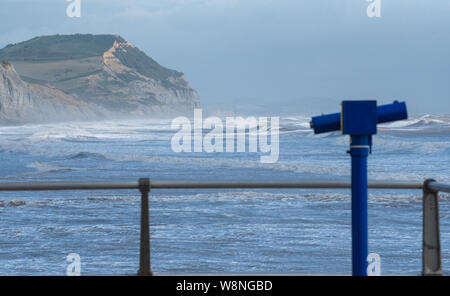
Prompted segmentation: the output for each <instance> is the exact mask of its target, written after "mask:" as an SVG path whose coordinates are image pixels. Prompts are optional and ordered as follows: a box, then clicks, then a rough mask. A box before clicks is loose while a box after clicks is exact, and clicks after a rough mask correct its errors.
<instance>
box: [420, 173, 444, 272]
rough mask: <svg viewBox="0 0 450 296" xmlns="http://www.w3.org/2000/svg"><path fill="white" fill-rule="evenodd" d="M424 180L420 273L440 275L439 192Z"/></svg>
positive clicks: (430, 180)
mask: <svg viewBox="0 0 450 296" xmlns="http://www.w3.org/2000/svg"><path fill="white" fill-rule="evenodd" d="M430 182H434V180H432V179H428V180H426V181H425V183H424V186H423V247H422V248H423V249H422V275H442V265H441V243H440V238H439V201H438V198H439V193H438V192H437V191H434V190H432V189H431V188H430V187H429V186H428V184H429V183H430Z"/></svg>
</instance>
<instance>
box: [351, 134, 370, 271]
mask: <svg viewBox="0 0 450 296" xmlns="http://www.w3.org/2000/svg"><path fill="white" fill-rule="evenodd" d="M370 142H371V140H370V136H354V135H352V136H351V145H350V155H351V156H352V274H353V275H354V276H367V255H368V235H367V232H368V227H367V157H368V156H369V150H370V144H371V143H370Z"/></svg>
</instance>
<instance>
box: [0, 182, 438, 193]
mask: <svg viewBox="0 0 450 296" xmlns="http://www.w3.org/2000/svg"><path fill="white" fill-rule="evenodd" d="M431 184H433V186H434V184H435V182H433V183H431ZM437 184H439V183H437ZM439 185H440V184H439ZM138 188H139V182H137V181H101V182H65V181H63V182H1V183H0V191H39V190H108V189H138ZM150 188H159V189H182V188H184V189H193V188H199V189H200V188H230V189H231V188H298V189H301V188H308V189H311V188H318V189H322V188H323V189H325V188H329V189H339V188H351V182H350V181H345V180H337V181H328V180H289V181H233V180H230V181H227V180H223V181H188V180H151V181H150ZM369 188H374V189H423V182H420V181H369Z"/></svg>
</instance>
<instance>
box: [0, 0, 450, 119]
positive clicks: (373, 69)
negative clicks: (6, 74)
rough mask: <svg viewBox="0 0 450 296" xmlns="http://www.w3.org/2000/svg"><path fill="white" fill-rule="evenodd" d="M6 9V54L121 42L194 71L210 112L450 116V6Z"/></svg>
mask: <svg viewBox="0 0 450 296" xmlns="http://www.w3.org/2000/svg"><path fill="white" fill-rule="evenodd" d="M380 1H381V18H369V17H368V16H367V14H366V9H367V6H368V5H369V4H370V2H367V1H366V0H81V18H69V17H67V15H66V8H67V6H68V5H69V4H70V2H67V1H66V0H0V47H4V46H5V45H7V44H9V43H16V42H20V41H24V40H27V39H30V38H32V37H34V36H39V35H49V34H71V33H93V34H100V33H102V34H104V33H112V34H120V35H121V36H122V37H124V38H125V39H127V40H128V41H130V42H131V43H133V44H134V45H136V46H137V47H139V48H140V49H141V50H143V51H145V52H146V53H147V54H148V55H150V56H151V57H153V58H154V59H155V60H157V61H158V62H159V63H160V64H162V65H163V66H166V67H169V68H172V69H176V70H179V71H182V72H184V73H185V75H186V78H187V79H188V81H189V82H190V84H191V85H192V86H193V87H194V88H195V89H196V90H197V91H198V92H199V94H200V97H201V101H202V105H203V106H204V107H205V108H207V109H208V108H209V109H213V108H223V109H234V110H236V109H237V111H240V110H246V111H248V112H268V113H280V114H286V113H290V114H305V113H310V112H318V111H323V112H330V111H338V109H339V105H338V102H339V101H340V100H343V99H351V100H353V99H377V100H378V101H379V102H380V103H388V102H391V101H393V100H394V99H398V100H405V101H407V103H408V105H409V110H410V113H416V114H422V113H446V114H450V1H448V0H433V1H429V0H380Z"/></svg>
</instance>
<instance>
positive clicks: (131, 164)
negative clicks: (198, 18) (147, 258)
mask: <svg viewBox="0 0 450 296" xmlns="http://www.w3.org/2000/svg"><path fill="white" fill-rule="evenodd" d="M308 121H309V118H307V117H304V116H295V117H283V118H281V119H280V146H279V147H280V157H279V161H278V162H277V163H274V164H264V163H261V162H260V158H259V157H260V154H257V153H174V152H173V151H172V150H171V146H170V141H171V138H172V136H173V135H174V133H175V132H176V131H175V130H173V129H171V127H170V121H168V120H166V121H164V120H135V121H125V120H123V121H109V122H84V123H75V122H71V123H58V124H46V125H25V126H16V127H0V164H1V169H0V179H1V180H0V181H3V182H12V181H92V180H96V181H101V180H108V181H113V180H136V179H137V178H140V177H150V178H153V179H185V180H286V179H302V178H321V179H335V180H343V179H345V180H346V179H349V175H350V159H349V156H348V155H347V154H346V150H347V149H348V138H347V137H344V136H341V135H339V134H337V133H336V134H326V135H313V134H312V132H311V130H310V129H309V124H308ZM449 163H450V116H444V115H440V116H438V115H424V116H416V117H413V118H411V119H409V120H407V121H402V122H396V123H392V124H387V125H382V126H380V128H379V134H378V135H377V136H376V137H375V139H374V149H373V154H372V155H371V156H370V158H369V178H371V179H377V180H419V181H423V180H425V179H427V178H434V179H436V180H439V181H442V182H447V183H450V166H449V165H448V164H449ZM369 193H370V196H369V251H370V252H375V253H378V254H379V255H380V256H381V271H382V274H420V271H421V262H422V261H421V248H422V199H421V192H420V191H419V190H370V192H369ZM139 201H140V200H139V193H138V191H135V190H126V191H64V192H48V191H43V192H0V219H1V227H0V275H65V274H66V268H67V265H68V262H67V261H66V256H67V255H68V254H69V253H78V254H79V255H80V256H81V264H82V265H81V272H82V274H83V275H98V274H100V275H105V274H133V273H135V272H136V271H137V269H138V262H139V255H138V254H139V221H140V220H139V219H140V213H139V209H140V203H139ZM150 205H151V252H152V269H153V271H154V272H156V273H177V274H178V273H305V274H322V273H325V274H350V273H351V235H350V233H351V225H350V218H351V212H350V195H349V190H331V189H329V190H325V189H322V190H298V189H283V190H261V189H259V190H251V189H245V190H244V189H239V190H238V189H236V190H226V189H217V190H213V189H208V190H193V189H191V190H184V189H178V190H153V191H152V192H151V200H150ZM440 218H441V244H442V262H443V268H444V272H446V273H449V271H450V252H449V250H450V235H449V232H450V196H449V195H448V194H441V195H440Z"/></svg>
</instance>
